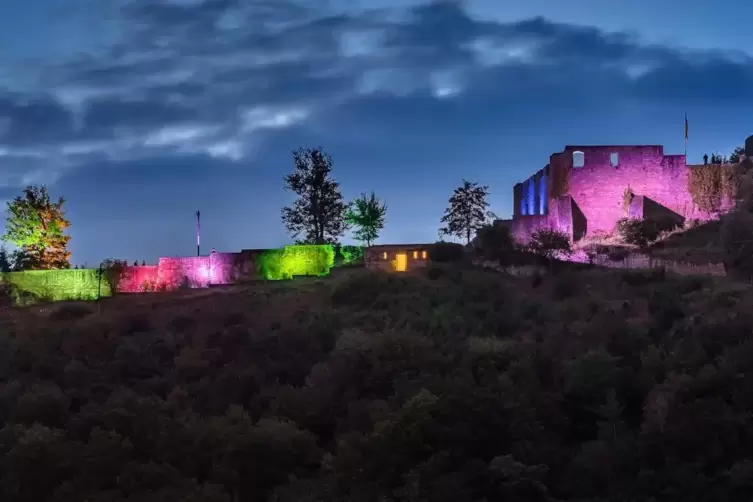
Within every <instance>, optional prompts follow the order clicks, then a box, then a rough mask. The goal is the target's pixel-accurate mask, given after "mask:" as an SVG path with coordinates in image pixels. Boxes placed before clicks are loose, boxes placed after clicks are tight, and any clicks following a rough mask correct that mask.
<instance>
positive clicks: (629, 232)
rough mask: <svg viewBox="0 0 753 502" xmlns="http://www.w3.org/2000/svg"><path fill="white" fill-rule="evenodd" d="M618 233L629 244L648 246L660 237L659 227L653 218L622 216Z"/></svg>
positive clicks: (618, 222)
mask: <svg viewBox="0 0 753 502" xmlns="http://www.w3.org/2000/svg"><path fill="white" fill-rule="evenodd" d="M617 233H618V234H619V235H620V237H621V238H622V240H623V241H624V242H625V243H627V244H632V245H634V246H639V247H646V246H647V245H648V244H649V243H650V242H652V241H655V240H656V238H657V237H659V227H658V225H657V224H656V223H655V222H653V221H651V220H639V219H631V218H622V219H620V220H619V221H617Z"/></svg>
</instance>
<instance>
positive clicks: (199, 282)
mask: <svg viewBox="0 0 753 502" xmlns="http://www.w3.org/2000/svg"><path fill="white" fill-rule="evenodd" d="M239 258H242V255H241V253H213V254H211V255H208V256H191V257H174V258H172V257H171V258H160V259H159V263H158V264H157V265H149V266H140V267H128V268H127V269H126V271H125V273H124V274H123V276H122V277H121V279H120V282H119V284H118V292H119V293H138V292H141V291H144V286H145V285H147V284H150V285H157V286H161V287H164V288H166V289H176V288H178V287H180V286H181V285H182V284H183V283H184V282H185V281H186V279H187V280H188V283H189V285H191V286H192V287H206V286H208V285H210V284H232V283H233V282H234V280H233V279H234V271H235V270H236V268H237V264H238V262H239V261H242V259H241V260H239Z"/></svg>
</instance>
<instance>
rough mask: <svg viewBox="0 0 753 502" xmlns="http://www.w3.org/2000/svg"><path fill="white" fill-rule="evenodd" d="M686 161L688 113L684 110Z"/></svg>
mask: <svg viewBox="0 0 753 502" xmlns="http://www.w3.org/2000/svg"><path fill="white" fill-rule="evenodd" d="M687 163H688V113H687V112H685V164H686V165H687Z"/></svg>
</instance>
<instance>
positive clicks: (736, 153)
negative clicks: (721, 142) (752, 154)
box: [729, 146, 745, 164]
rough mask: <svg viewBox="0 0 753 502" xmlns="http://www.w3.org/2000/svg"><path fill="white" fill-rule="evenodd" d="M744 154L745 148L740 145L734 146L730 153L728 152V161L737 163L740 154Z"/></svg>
mask: <svg viewBox="0 0 753 502" xmlns="http://www.w3.org/2000/svg"><path fill="white" fill-rule="evenodd" d="M741 155H742V156H745V148H743V147H742V146H738V147H735V149H734V150H732V153H730V154H729V162H730V163H731V164H737V163H738V162H740V156H741Z"/></svg>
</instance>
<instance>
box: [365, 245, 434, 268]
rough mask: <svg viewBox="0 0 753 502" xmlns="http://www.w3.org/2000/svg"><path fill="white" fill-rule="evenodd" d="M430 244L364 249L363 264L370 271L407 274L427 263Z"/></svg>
mask: <svg viewBox="0 0 753 502" xmlns="http://www.w3.org/2000/svg"><path fill="white" fill-rule="evenodd" d="M429 246H430V244H382V245H377V246H371V247H369V248H366V253H365V264H366V268H368V269H370V270H383V271H385V272H408V271H411V270H415V269H417V268H422V267H425V266H426V264H427V263H428V262H429Z"/></svg>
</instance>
